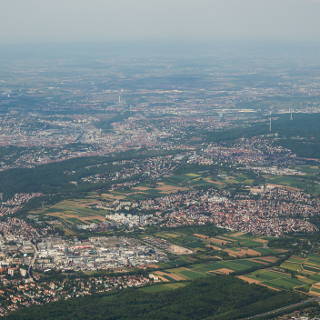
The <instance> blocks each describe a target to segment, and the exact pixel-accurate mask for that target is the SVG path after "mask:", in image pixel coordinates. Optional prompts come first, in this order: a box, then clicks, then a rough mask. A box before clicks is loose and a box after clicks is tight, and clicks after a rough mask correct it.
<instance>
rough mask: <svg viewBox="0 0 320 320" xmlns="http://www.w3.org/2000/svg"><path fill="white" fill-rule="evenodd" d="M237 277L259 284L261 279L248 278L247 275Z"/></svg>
mask: <svg viewBox="0 0 320 320" xmlns="http://www.w3.org/2000/svg"><path fill="white" fill-rule="evenodd" d="M237 278H238V279H241V280H243V281H245V282H248V283H250V284H251V283H255V284H261V281H259V280H257V279H252V278H249V277H246V276H238V277H237Z"/></svg>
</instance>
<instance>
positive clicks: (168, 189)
mask: <svg viewBox="0 0 320 320" xmlns="http://www.w3.org/2000/svg"><path fill="white" fill-rule="evenodd" d="M156 190H159V191H160V192H162V193H175V192H179V191H187V190H188V188H185V187H177V186H172V185H169V184H164V183H162V182H160V183H158V186H157V188H156Z"/></svg>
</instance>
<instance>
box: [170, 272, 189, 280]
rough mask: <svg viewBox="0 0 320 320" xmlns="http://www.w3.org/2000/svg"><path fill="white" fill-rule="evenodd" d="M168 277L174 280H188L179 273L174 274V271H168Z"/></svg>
mask: <svg viewBox="0 0 320 320" xmlns="http://www.w3.org/2000/svg"><path fill="white" fill-rule="evenodd" d="M168 277H170V278H172V279H173V280H176V281H183V280H188V279H187V278H186V277H183V276H182V275H180V274H175V273H169V274H168Z"/></svg>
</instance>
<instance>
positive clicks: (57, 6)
mask: <svg viewBox="0 0 320 320" xmlns="http://www.w3.org/2000/svg"><path fill="white" fill-rule="evenodd" d="M176 38H178V39H184V40H193V39H199V40H208V41H212V40H214V39H225V38H227V39H240V40H241V39H248V38H249V39H271V40H272V39H276V40H278V39H280V40H281V39H288V40H298V41H301V40H307V41H309V40H313V41H318V40H319V39H320V0H0V42H1V43H2V44H3V43H7V42H23V43H28V42H43V41H46V42H62V41H77V42H78V41H84V42H85V41H114V40H116V39H119V40H143V39H146V40H150V39H153V40H158V39H159V40H167V39H169V40H172V39H176Z"/></svg>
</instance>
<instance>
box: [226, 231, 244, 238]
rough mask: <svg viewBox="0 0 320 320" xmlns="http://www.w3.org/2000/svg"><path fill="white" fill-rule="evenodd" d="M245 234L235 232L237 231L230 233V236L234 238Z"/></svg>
mask: <svg viewBox="0 0 320 320" xmlns="http://www.w3.org/2000/svg"><path fill="white" fill-rule="evenodd" d="M244 234H245V233H244V232H235V233H231V234H229V236H230V237H232V238H238V237H241V236H243V235H244Z"/></svg>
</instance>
